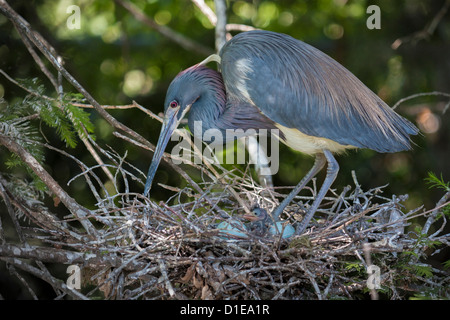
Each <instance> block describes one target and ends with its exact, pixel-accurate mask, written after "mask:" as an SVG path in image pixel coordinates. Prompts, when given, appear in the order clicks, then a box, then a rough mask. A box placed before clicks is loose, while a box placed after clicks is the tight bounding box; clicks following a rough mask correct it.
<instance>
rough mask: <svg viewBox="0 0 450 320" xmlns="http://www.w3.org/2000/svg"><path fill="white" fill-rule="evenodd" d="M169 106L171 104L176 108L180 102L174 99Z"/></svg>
mask: <svg viewBox="0 0 450 320" xmlns="http://www.w3.org/2000/svg"><path fill="white" fill-rule="evenodd" d="M169 106H170V107H171V108H176V107H178V102H176V101H175V100H174V101H172V102H171V103H170V104H169Z"/></svg>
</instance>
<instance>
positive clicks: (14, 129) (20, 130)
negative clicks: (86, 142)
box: [0, 78, 94, 190]
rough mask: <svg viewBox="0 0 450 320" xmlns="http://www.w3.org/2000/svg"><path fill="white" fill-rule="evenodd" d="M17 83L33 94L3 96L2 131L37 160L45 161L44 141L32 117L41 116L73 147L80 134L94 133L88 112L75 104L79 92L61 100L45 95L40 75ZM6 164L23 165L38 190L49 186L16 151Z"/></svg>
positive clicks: (9, 166)
mask: <svg viewBox="0 0 450 320" xmlns="http://www.w3.org/2000/svg"><path fill="white" fill-rule="evenodd" d="M18 83H19V85H20V86H21V87H22V88H25V89H26V90H27V91H28V92H30V94H28V95H27V96H25V98H23V99H22V100H19V101H16V102H14V103H11V104H9V103H8V102H7V101H5V100H3V99H2V100H1V101H0V134H3V135H5V136H8V137H10V138H12V139H14V141H16V142H17V143H19V144H20V145H21V146H22V147H23V148H25V150H27V151H28V152H29V153H30V154H31V155H32V156H33V157H34V158H35V159H36V160H37V161H38V162H40V163H44V160H45V156H44V149H43V145H42V142H43V141H42V134H41V130H38V126H37V125H36V124H35V123H33V121H32V120H34V119H39V120H41V121H42V122H43V123H45V124H46V125H47V126H48V127H50V128H54V129H55V132H56V134H57V135H58V136H59V138H60V139H61V141H63V142H65V144H66V146H67V147H70V148H75V147H76V145H77V136H79V137H82V138H85V137H87V135H88V134H90V135H92V133H93V132H94V125H93V124H92V122H91V121H90V119H89V113H87V112H85V111H84V110H83V109H82V108H79V107H77V106H75V105H73V104H74V103H75V102H78V101H82V99H81V96H80V95H77V94H66V95H65V96H64V97H63V99H62V100H61V101H60V100H56V99H53V98H50V97H47V96H45V95H44V91H45V88H44V86H43V85H41V84H40V83H39V81H38V79H37V78H33V79H25V80H18ZM92 137H93V136H92ZM93 138H94V137H93ZM4 163H5V165H6V167H7V168H8V169H12V168H15V167H19V166H21V167H24V168H25V169H26V170H27V171H28V173H29V174H30V175H31V176H32V177H33V181H34V186H35V187H36V188H38V190H45V189H46V187H45V184H44V183H43V182H42V181H41V180H40V179H39V178H37V176H36V175H35V174H34V172H33V171H32V170H31V169H30V168H29V167H28V166H26V165H24V163H23V162H22V160H21V159H20V158H19V156H17V155H16V154H10V155H9V157H8V158H6V159H5V160H4Z"/></svg>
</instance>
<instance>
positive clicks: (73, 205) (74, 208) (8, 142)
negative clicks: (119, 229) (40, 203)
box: [0, 135, 97, 236]
mask: <svg viewBox="0 0 450 320" xmlns="http://www.w3.org/2000/svg"><path fill="white" fill-rule="evenodd" d="M0 144H2V145H4V146H5V147H7V148H8V149H9V150H10V151H11V152H13V153H15V154H16V155H18V156H19V157H20V158H21V159H22V161H23V162H25V163H26V164H27V165H28V166H29V167H30V168H31V170H33V172H34V173H35V174H36V175H37V176H38V177H39V178H41V179H42V181H43V182H44V183H45V184H46V185H47V186H48V188H49V189H50V190H51V191H52V192H53V194H55V195H56V196H57V197H58V198H59V199H60V200H61V202H62V203H64V205H65V206H66V207H67V209H69V210H70V212H71V213H72V214H73V215H74V216H75V217H77V218H78V219H80V222H81V224H82V225H83V227H84V228H85V229H86V231H87V232H88V234H89V235H91V236H94V235H96V234H97V230H96V229H95V228H94V227H93V225H92V224H91V222H90V221H89V220H86V219H84V218H86V217H87V216H89V215H90V212H89V210H87V209H86V208H84V207H82V206H81V205H80V204H78V203H77V202H76V201H75V199H73V198H72V197H71V196H69V195H68V194H67V193H66V192H65V191H64V190H63V189H62V188H61V187H60V186H59V184H58V183H57V182H56V181H55V179H53V177H52V176H51V175H50V174H49V173H48V172H47V171H46V170H45V169H44V167H42V165H41V164H40V163H39V162H38V161H37V160H36V159H35V158H34V157H33V156H32V155H31V154H30V153H29V152H28V151H27V150H25V149H24V148H23V147H22V146H21V145H19V144H18V143H17V142H16V141H14V140H12V139H11V138H9V137H6V136H3V135H0Z"/></svg>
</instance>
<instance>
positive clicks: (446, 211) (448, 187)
mask: <svg viewBox="0 0 450 320" xmlns="http://www.w3.org/2000/svg"><path fill="white" fill-rule="evenodd" d="M425 181H427V182H428V184H429V185H430V186H429V188H430V189H431V188H440V189H444V190H445V191H446V192H449V191H450V181H447V182H445V181H444V178H443V177H442V173H441V176H440V178H438V177H437V176H436V175H435V174H434V173H433V172H428V178H425ZM442 214H443V215H446V216H448V217H450V205H446V206H445V207H444V208H442Z"/></svg>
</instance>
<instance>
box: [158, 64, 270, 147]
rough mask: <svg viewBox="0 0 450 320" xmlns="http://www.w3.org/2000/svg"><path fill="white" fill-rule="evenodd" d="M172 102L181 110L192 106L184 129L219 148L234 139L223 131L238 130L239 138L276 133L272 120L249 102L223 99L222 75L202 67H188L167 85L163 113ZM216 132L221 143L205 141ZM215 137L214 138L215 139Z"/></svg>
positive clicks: (225, 96) (224, 93) (224, 94)
mask: <svg viewBox="0 0 450 320" xmlns="http://www.w3.org/2000/svg"><path fill="white" fill-rule="evenodd" d="M172 100H176V101H179V102H180V104H181V105H182V106H185V105H188V104H190V103H193V104H192V107H191V109H190V111H189V115H188V126H189V128H190V130H191V132H193V134H194V135H196V136H197V137H199V138H202V139H203V140H204V141H205V142H207V143H211V142H213V143H214V144H216V143H217V144H220V143H224V142H227V140H226V138H227V137H228V138H230V137H231V138H235V137H236V135H232V134H228V135H227V132H226V130H227V129H231V130H236V129H242V132H243V136H245V135H246V133H251V132H253V131H250V130H249V129H253V130H255V131H256V132H257V131H258V130H259V129H267V130H270V129H276V127H275V125H274V123H273V121H272V120H270V119H268V118H267V117H266V116H264V115H263V114H262V113H261V112H260V110H259V109H258V108H257V107H255V106H254V105H252V104H251V103H249V102H246V101H242V100H236V99H233V98H230V97H227V95H226V91H225V86H224V83H223V79H222V75H221V74H220V73H219V72H217V71H215V70H212V69H210V68H207V67H205V66H202V65H195V66H192V67H190V68H188V69H186V70H184V71H182V72H180V73H179V74H178V75H177V77H176V78H175V79H174V80H173V82H172V83H171V84H170V86H169V89H168V91H167V95H166V101H165V106H166V109H167V108H168V106H169V103H170V102H171V101H172ZM195 122H198V123H199V124H200V123H201V129H199V128H195ZM209 129H214V130H218V131H219V132H220V134H221V135H220V136H221V137H222V138H223V140H220V141H216V140H211V141H208V140H207V139H205V136H204V134H205V132H206V131H207V130H209ZM217 137H218V136H215V138H217Z"/></svg>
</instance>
